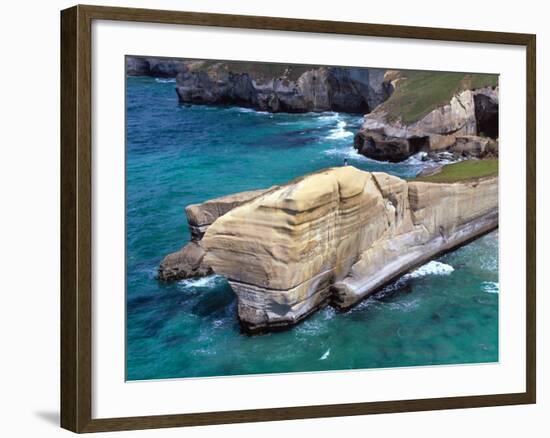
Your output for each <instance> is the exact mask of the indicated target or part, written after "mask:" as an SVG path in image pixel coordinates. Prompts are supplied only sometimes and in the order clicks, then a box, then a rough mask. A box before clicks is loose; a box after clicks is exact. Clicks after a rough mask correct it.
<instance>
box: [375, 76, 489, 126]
mask: <svg viewBox="0 0 550 438" xmlns="http://www.w3.org/2000/svg"><path fill="white" fill-rule="evenodd" d="M401 74H402V76H404V78H405V79H402V80H400V81H399V82H398V84H397V85H396V89H395V91H394V93H393V94H392V95H391V96H390V98H389V99H388V100H387V101H386V102H384V103H383V104H382V105H381V107H382V109H384V110H385V111H386V112H387V114H388V119H389V121H395V120H398V119H401V121H402V122H403V123H404V124H411V123H414V122H416V121H418V120H420V119H421V118H422V117H424V116H425V115H426V114H428V113H429V112H430V111H433V110H434V109H436V108H437V107H440V106H442V105H445V104H447V103H449V101H450V100H451V99H452V97H453V96H454V95H455V94H457V93H459V92H460V91H462V90H466V89H470V90H474V89H477V88H483V87H488V86H490V87H495V86H497V85H498V75H492V74H482V73H454V72H435V71H408V70H402V71H401Z"/></svg>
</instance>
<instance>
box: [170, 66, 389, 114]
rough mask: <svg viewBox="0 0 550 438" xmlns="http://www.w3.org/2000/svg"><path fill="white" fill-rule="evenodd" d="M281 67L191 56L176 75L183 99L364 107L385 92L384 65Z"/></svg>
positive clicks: (279, 106)
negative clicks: (208, 60) (206, 60)
mask: <svg viewBox="0 0 550 438" xmlns="http://www.w3.org/2000/svg"><path fill="white" fill-rule="evenodd" d="M279 70H280V67H273V68H270V67H269V66H267V67H266V66H261V65H260V66H257V65H252V64H251V65H250V67H249V68H246V69H244V68H243V67H242V66H240V65H234V64H233V63H226V62H218V63H214V64H201V63H198V62H195V63H193V64H190V65H189V69H188V70H187V71H185V72H182V73H181V74H180V75H178V77H177V87H176V91H177V93H178V96H179V99H180V101H181V102H183V103H195V104H232V105H242V106H247V107H251V108H256V109H259V110H262V111H270V112H298V113H300V112H307V111H343V112H350V113H366V112H369V111H371V110H372V109H373V108H374V107H375V106H376V105H378V104H380V103H381V102H383V101H384V100H385V99H386V98H387V92H388V90H387V89H386V88H384V86H383V79H384V71H383V70H378V69H366V68H353V67H315V66H309V67H308V66H288V68H286V69H285V70H284V71H279Z"/></svg>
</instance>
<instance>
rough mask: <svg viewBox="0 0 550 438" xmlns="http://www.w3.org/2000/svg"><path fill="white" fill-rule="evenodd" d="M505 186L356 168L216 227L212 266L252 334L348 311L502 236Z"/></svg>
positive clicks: (272, 194)
mask: <svg viewBox="0 0 550 438" xmlns="http://www.w3.org/2000/svg"><path fill="white" fill-rule="evenodd" d="M497 187H498V186H497V178H496V177H493V178H487V179H480V180H474V181H467V182H461V183H454V184H441V183H438V184H434V183H426V182H409V183H407V182H406V181H404V180H402V179H400V178H397V177H394V176H391V175H388V174H385V173H377V172H373V173H369V172H363V171H360V170H358V169H355V168H354V167H351V166H348V167H340V168H332V169H328V170H325V171H321V172H318V173H315V174H311V175H308V176H305V177H303V178H300V179H298V180H295V181H292V182H290V183H289V184H287V185H285V186H282V187H279V188H274V189H272V190H269V191H267V192H266V193H264V194H262V195H260V196H259V197H257V198H255V199H252V200H250V201H248V202H245V203H243V204H242V205H240V206H239V207H236V208H234V209H232V210H230V211H229V212H227V213H226V214H224V215H222V216H220V217H219V218H218V219H216V220H215V221H214V222H213V223H212V224H211V225H210V226H209V227H208V229H207V231H206V233H205V235H204V237H203V238H202V240H201V246H202V248H204V250H205V255H204V262H205V263H206V264H207V265H208V266H210V267H211V268H212V270H213V271H214V272H215V273H217V274H220V275H223V276H225V277H226V278H227V279H228V281H229V283H230V285H231V287H232V288H233V290H234V291H235V293H236V295H237V298H238V312H239V318H240V320H241V322H242V323H243V326H244V327H245V328H246V329H247V330H249V331H251V332H257V331H263V330H269V329H276V328H280V327H287V326H290V325H292V324H295V323H296V322H298V321H300V320H301V319H303V318H304V317H306V316H307V315H309V314H310V313H311V312H313V311H315V310H316V309H318V308H319V307H321V306H323V305H324V304H326V303H327V302H329V301H331V302H332V303H334V305H336V306H337V307H340V308H348V307H351V306H353V305H354V304H356V303H357V302H359V301H360V300H362V299H363V298H365V297H366V296H368V295H369V294H371V293H373V292H374V291H375V290H376V289H378V288H379V287H380V286H382V285H383V284H385V283H387V282H388V281H390V280H392V279H393V278H395V277H397V276H399V275H401V274H403V273H405V272H406V271H408V270H410V269H411V268H413V267H415V266H416V265H418V264H421V263H423V262H425V261H427V260H428V259H430V258H432V257H434V256H436V255H437V254H439V253H441V252H444V251H448V250H450V249H452V248H454V247H456V246H457V245H460V244H462V243H464V242H466V241H468V240H470V239H473V238H475V237H477V236H479V235H480V234H482V233H485V232H487V231H489V230H491V229H493V228H496V227H497V226H498V196H497V195H498V192H497V190H498V189H497Z"/></svg>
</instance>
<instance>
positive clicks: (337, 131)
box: [327, 120, 353, 140]
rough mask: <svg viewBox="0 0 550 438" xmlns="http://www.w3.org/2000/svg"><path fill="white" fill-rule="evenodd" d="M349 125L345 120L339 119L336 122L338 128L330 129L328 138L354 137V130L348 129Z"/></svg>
mask: <svg viewBox="0 0 550 438" xmlns="http://www.w3.org/2000/svg"><path fill="white" fill-rule="evenodd" d="M347 125H348V124H347V123H346V122H345V121H344V120H339V121H338V123H337V124H336V128H334V129H331V130H330V133H329V135H328V136H327V138H328V139H331V140H340V139H342V138H348V137H353V132H351V131H348V130H347V129H346V126H347Z"/></svg>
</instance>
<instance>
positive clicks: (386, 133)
mask: <svg viewBox="0 0 550 438" xmlns="http://www.w3.org/2000/svg"><path fill="white" fill-rule="evenodd" d="M434 78H435V79H436V77H435V76H434ZM403 81H405V79H404V78H403V77H402V74H401V72H399V71H388V72H387V73H386V75H385V78H384V83H385V84H386V85H385V86H386V87H387V88H390V89H391V90H393V91H395V89H396V87H397V88H398V87H400V84H402V83H403ZM419 86H420V85H419ZM416 92H417V90H415V89H414V88H413V89H412V90H407V92H406V93H402V94H407V95H410V100H411V101H415V100H417V99H418V97H417V96H416V95H415V93H416ZM401 100H403V101H405V102H407V100H406V99H403V98H402V99H401ZM388 106H390V108H388ZM394 112H396V109H395V108H393V112H392V109H391V105H384V104H383V105H380V106H379V107H377V108H376V109H375V110H374V111H372V112H371V113H369V114H367V115H366V116H365V120H364V123H363V126H362V127H361V129H360V130H359V132H358V133H357V134H356V136H355V140H354V146H355V148H356V149H357V151H358V152H359V153H360V154H362V155H365V156H367V157H369V158H373V159H376V160H381V161H391V162H399V161H403V160H405V159H407V158H408V157H410V156H411V155H414V154H416V153H418V152H435V153H437V152H441V151H449V152H452V153H456V154H458V155H464V156H468V157H477V158H485V157H495V156H498V143H497V141H495V140H496V139H498V87H497V88H492V87H482V88H479V89H471V90H470V89H465V90H462V91H460V92H457V93H456V94H454V95H453V96H452V97H451V98H450V100H449V102H448V103H446V104H443V105H440V106H438V107H437V108H435V109H433V110H431V111H429V112H427V113H426V114H425V115H423V116H422V117H420V118H419V119H418V120H416V121H414V122H406V121H403V120H402V119H401V118H400V117H399V116H397V117H396V115H395V114H394ZM397 112H399V108H398V110H397ZM464 138H468V139H469V140H470V141H464ZM489 140H490V141H491V147H490V148H479V147H477V146H479V145H480V144H481V143H486V142H487V141H489ZM457 143H458V144H457Z"/></svg>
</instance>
